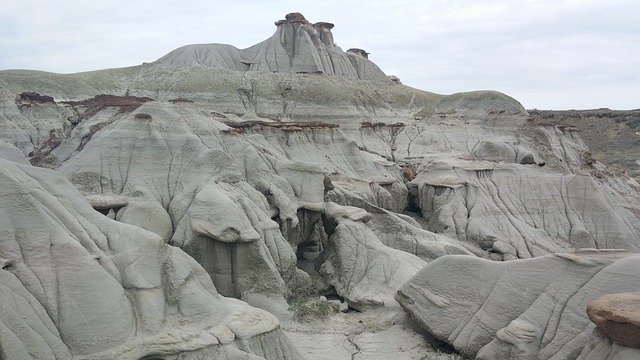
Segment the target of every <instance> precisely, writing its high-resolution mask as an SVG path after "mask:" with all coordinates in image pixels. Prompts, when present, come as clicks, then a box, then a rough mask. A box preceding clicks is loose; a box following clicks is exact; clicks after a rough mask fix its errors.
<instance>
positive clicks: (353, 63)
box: [155, 13, 390, 81]
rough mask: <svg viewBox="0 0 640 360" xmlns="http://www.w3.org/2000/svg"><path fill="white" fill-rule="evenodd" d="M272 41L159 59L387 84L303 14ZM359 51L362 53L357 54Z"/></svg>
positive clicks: (194, 49) (205, 47) (183, 51)
mask: <svg viewBox="0 0 640 360" xmlns="http://www.w3.org/2000/svg"><path fill="white" fill-rule="evenodd" d="M275 25H276V32H275V33H274V34H273V36H271V37H270V38H269V39H267V40H265V41H263V42H261V43H258V44H256V45H254V46H252V47H250V48H247V49H242V50H240V49H237V48H235V47H233V46H231V45H226V44H201V45H187V46H184V47H181V48H179V49H176V50H174V51H172V52H170V53H169V54H167V55H165V56H163V57H162V58H160V59H158V60H157V61H156V62H155V63H156V64H162V65H169V66H173V65H190V66H203V67H208V68H220V69H230V70H239V71H268V72H289V71H291V72H295V73H321V74H326V75H339V76H345V77H349V78H355V79H361V80H378V81H385V80H386V81H390V80H387V77H386V75H385V74H384V73H383V72H382V70H380V68H379V67H378V66H377V65H376V64H374V63H373V62H371V61H370V60H368V53H367V52H366V51H364V50H362V49H356V50H354V49H351V50H352V51H347V52H344V51H342V49H340V47H338V46H337V45H336V44H335V42H334V41H333V34H332V33H331V29H333V27H334V25H333V24H331V23H328V22H317V23H315V24H313V23H310V22H309V21H307V19H305V17H304V16H303V15H302V14H300V13H290V14H287V16H286V17H285V19H284V20H279V21H276V23H275ZM357 50H359V51H357Z"/></svg>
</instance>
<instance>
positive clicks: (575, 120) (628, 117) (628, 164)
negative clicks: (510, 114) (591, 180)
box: [529, 109, 640, 180]
mask: <svg viewBox="0 0 640 360" xmlns="http://www.w3.org/2000/svg"><path fill="white" fill-rule="evenodd" d="M529 114H530V115H531V117H532V118H533V119H534V120H535V122H536V123H540V124H541V123H549V124H554V125H570V126H574V127H576V128H577V129H579V130H580V136H581V137H582V139H583V140H584V142H585V143H586V144H587V146H588V147H589V149H590V150H591V153H592V154H593V157H594V158H595V159H596V160H598V161H600V162H602V163H603V164H606V165H607V166H608V167H609V168H610V169H611V170H614V171H616V170H617V171H626V172H627V174H628V175H629V176H631V177H634V178H635V179H636V180H639V179H640V109H637V110H610V109H594V110H565V111H560V110H529Z"/></svg>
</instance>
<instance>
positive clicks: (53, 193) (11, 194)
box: [0, 159, 300, 359]
mask: <svg viewBox="0 0 640 360" xmlns="http://www.w3.org/2000/svg"><path fill="white" fill-rule="evenodd" d="M0 196H2V198H3V199H10V201H3V202H2V203H0V213H1V214H2V216H1V217H0V226H1V227H2V229H3V230H2V241H0V254H1V256H0V265H2V270H0V279H1V281H0V288H2V289H1V291H0V300H1V301H2V304H4V306H2V307H1V309H0V327H1V328H2V332H1V333H0V344H1V345H2V346H1V347H0V355H1V356H2V358H3V359H30V358H36V359H52V358H56V359H58V358H59V359H66V358H71V357H75V358H91V359H110V358H111V359H112V358H119V359H140V358H144V357H147V356H151V355H160V354H161V355H163V356H170V355H178V354H183V355H182V358H185V359H187V358H194V359H195V358H202V357H209V356H212V357H215V358H218V357H219V358H221V359H236V358H246V357H245V356H249V353H255V354H257V355H261V356H265V355H266V358H271V359H281V358H288V359H298V358H299V356H300V355H299V354H298V353H297V352H296V350H295V348H294V347H293V346H292V345H291V344H290V343H289V342H288V340H287V339H286V338H285V337H284V336H283V335H282V334H281V332H280V331H279V329H278V320H277V319H276V318H275V317H274V316H273V315H271V314H269V313H268V312H266V311H264V310H260V309H256V308H252V307H250V306H248V305H247V304H246V303H243V302H241V301H238V300H234V299H228V298H224V297H222V296H220V295H219V294H218V292H217V291H216V289H215V288H214V286H213V284H212V283H211V279H210V278H209V276H208V275H207V273H206V272H205V271H204V269H203V268H202V267H201V266H200V265H199V264H198V263H196V262H195V261H194V260H193V259H192V258H190V257H189V256H187V255H186V254H185V253H184V252H183V251H181V250H180V249H179V248H176V247H171V246H168V245H166V244H165V243H164V242H163V241H162V239H161V238H160V237H159V236H157V235H156V234H153V233H151V232H148V231H145V230H143V229H141V228H139V227H136V226H132V225H128V224H124V223H121V222H116V221H113V220H110V219H108V218H107V217H105V216H103V215H101V214H100V213H98V212H96V211H95V210H94V209H93V208H92V207H91V206H90V205H89V203H88V202H87V201H86V200H85V199H84V198H83V197H82V195H80V193H78V192H77V190H76V189H75V188H74V187H73V186H72V185H71V183H69V182H68V181H67V180H66V179H65V178H64V177H62V176H61V175H59V174H57V173H55V172H53V171H50V170H44V169H38V168H35V167H32V166H30V165H21V164H17V163H15V162H11V161H7V160H3V159H0ZM97 339H99V340H97ZM267 342H268V343H269V344H268V345H267V344H266V343H267ZM247 345H248V346H249V347H248V348H247V347H246V346H247ZM240 349H242V350H240Z"/></svg>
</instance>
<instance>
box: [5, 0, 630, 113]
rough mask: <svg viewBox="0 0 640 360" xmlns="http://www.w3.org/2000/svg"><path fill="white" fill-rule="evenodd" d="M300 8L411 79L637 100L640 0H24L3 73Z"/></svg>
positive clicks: (560, 104) (69, 64)
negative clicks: (331, 25) (5, 70)
mask: <svg viewBox="0 0 640 360" xmlns="http://www.w3.org/2000/svg"><path fill="white" fill-rule="evenodd" d="M289 12H301V13H302V14H304V15H305V17H306V18H307V19H308V20H309V21H311V22H318V21H327V22H332V23H334V24H335V25H336V26H335V28H334V29H333V30H332V32H333V35H334V39H335V41H336V42H337V43H338V45H339V46H341V47H342V49H343V50H347V49H348V48H351V47H359V48H363V49H365V50H366V51H368V52H370V53H371V54H370V56H369V58H370V59H371V60H372V61H374V62H375V63H376V64H378V66H380V68H382V70H383V71H384V72H386V73H387V74H394V75H396V76H398V77H399V78H400V79H401V81H402V82H403V83H404V84H406V85H409V86H413V87H416V88H419V89H423V90H428V91H433V92H436V93H442V94H450V93H455V92H461V91H470V90H481V89H492V90H498V91H502V92H504V93H507V94H509V95H511V96H513V97H515V98H516V99H518V100H519V101H520V102H521V103H522V104H523V105H524V106H525V107H526V108H528V109H532V108H538V109H572V108H573V109H590V108H600V107H608V108H612V109H637V108H640V75H639V74H640V20H638V16H640V1H638V0H538V1H536V0H508V1H507V0H466V1H463V0H414V1H403V0H393V1H390V0H387V1H372V0H363V1H359V0H356V1H351V0H342V1H334V0H322V1H318V0H316V1H301V0H290V1H264V0H260V1H258V0H248V1H247V0H236V1H228V0H227V1H219V0H213V1H212V0H209V1H205V0H200V1H195V0H182V1H176V0H171V1H168V0H154V1H150V0H149V1H147V0H127V1H125V0H109V1H99V2H98V1H96V2H94V1H89V0H21V1H8V0H6V1H3V2H2V5H0V70H4V69H35V70H44V71H51V72H59V73H71V72H80V71H88V70H97V69H103V68H113V67H124V66H131V65H138V64H141V63H142V62H151V61H154V60H156V59H158V58H160V57H161V56H162V55H164V54H166V53H168V52H169V51H171V50H173V49H175V48H177V47H180V46H182V45H187V44H195V43H226V44H232V45H234V46H236V47H238V48H246V47H249V46H251V45H253V44H256V43H258V42H260V41H262V40H264V39H266V38H268V37H270V36H271V35H272V34H273V32H274V31H275V25H274V21H276V20H278V19H283V18H284V15H285V14H286V13H289Z"/></svg>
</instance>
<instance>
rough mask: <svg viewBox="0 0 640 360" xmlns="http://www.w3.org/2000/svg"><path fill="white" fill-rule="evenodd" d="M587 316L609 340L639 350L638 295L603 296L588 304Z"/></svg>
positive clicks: (639, 298) (639, 313)
mask: <svg viewBox="0 0 640 360" xmlns="http://www.w3.org/2000/svg"><path fill="white" fill-rule="evenodd" d="M587 315H589V319H591V321H593V322H594V323H595V324H596V326H597V327H598V329H600V331H601V332H603V333H604V334H605V335H607V336H608V337H609V338H611V340H613V341H615V342H617V343H619V344H621V345H625V346H630V347H634V348H640V293H619V294H606V295H603V296H601V297H599V298H597V299H595V300H593V301H592V302H590V303H589V305H588V306H587Z"/></svg>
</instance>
